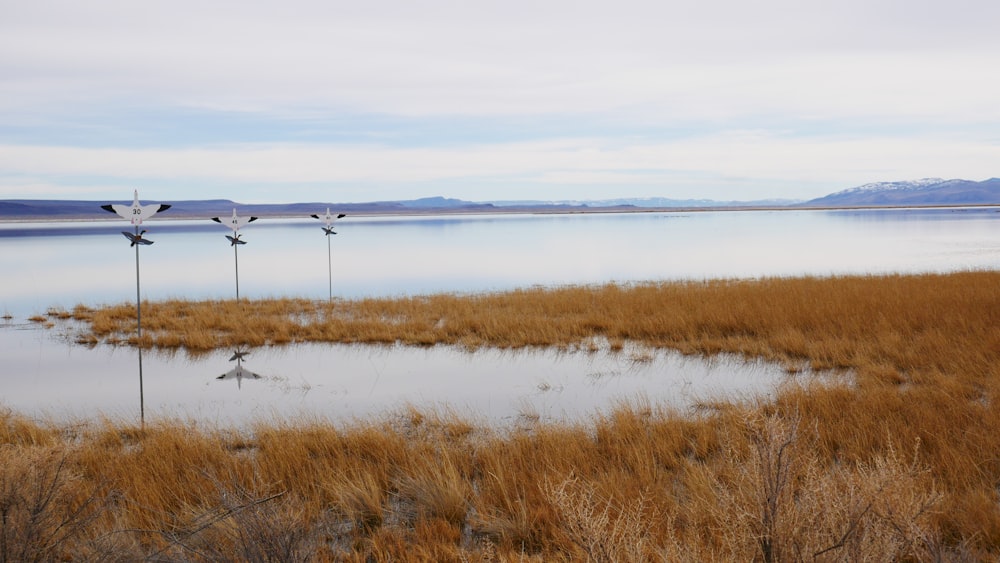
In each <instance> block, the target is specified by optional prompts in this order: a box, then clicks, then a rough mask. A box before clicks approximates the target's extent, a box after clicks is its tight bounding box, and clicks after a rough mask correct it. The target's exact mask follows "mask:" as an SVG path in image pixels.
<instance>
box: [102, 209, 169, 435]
mask: <svg viewBox="0 0 1000 563" xmlns="http://www.w3.org/2000/svg"><path fill="white" fill-rule="evenodd" d="M133 194H134V195H133V199H132V205H124V204H116V203H109V204H107V205H102V206H101V209H103V210H105V211H108V212H110V213H115V214H117V215H118V216H119V217H121V218H123V219H127V220H128V221H130V222H131V223H132V225H134V226H135V233H134V234H133V233H130V232H128V231H122V234H123V235H125V238H127V239H128V240H129V243H130V244H129V246H134V247H135V328H136V347H137V349H138V351H139V420H140V422H141V424H142V425H143V426H145V425H146V405H145V399H144V397H143V389H142V296H141V292H140V290H139V247H140V246H149V245H151V244H153V241H151V240H149V239H147V238H144V237H143V236H142V235H144V234H146V230H145V229H143V230H142V231H140V230H139V225H141V224H142V221H143V220H144V219H148V218H150V217H152V216H153V215H156V214H157V213H159V212H160V211H166V210H167V209H169V208H170V205H169V204H161V203H153V204H149V205H140V204H139V190H135V192H133Z"/></svg>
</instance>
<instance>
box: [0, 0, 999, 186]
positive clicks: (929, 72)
mask: <svg viewBox="0 0 1000 563" xmlns="http://www.w3.org/2000/svg"><path fill="white" fill-rule="evenodd" d="M998 25H1000V2H996V0H947V1H945V0H837V1H831V0H822V1H817V0H760V1H757V2H747V1H745V0H702V1H699V2H694V1H685V2H680V1H677V0H658V1H649V2H644V1H633V0H615V1H613V2H612V1H610V0H603V1H597V2H595V1H588V0H570V1H563V0H530V1H523V0H502V1H492V0H483V1H477V0H464V1H463V0H454V1H429V2H428V1H421V0H365V1H358V0H350V1H347V0H316V1H299V0H282V1H280V2H278V1H254V0H240V1H212V2H204V1H201V0H198V1H190V0H170V1H157V0H153V1H142V2H125V1H120V0H115V1H110V0H88V1H86V2H81V1H78V0H32V1H30V2H28V1H23V0H0V198H3V199H10V198H41V199H50V198H66V199H118V200H125V199H130V198H131V193H132V190H133V189H134V188H138V189H139V193H140V196H141V197H142V199H143V200H144V201H146V200H150V201H170V200H179V199H209V198H229V199H234V200H236V201H239V202H243V203H256V202H288V201H323V202H362V201H377V200H389V199H414V198H419V197H427V196H436V195H442V196H446V197H455V198H461V199H466V200H473V201H491V200H512V199H545V200H563V199H602V198H613V197H651V196H657V197H669V198H678V199H687V198H709V199H717V200H719V199H721V200H734V199H735V200H750V199H760V198H794V199H809V198H813V197H818V196H822V195H825V194H827V193H830V192H833V191H837V190H840V189H844V188H849V187H852V186H857V185H860V184H863V183H867V182H873V181H883V180H906V179H917V178H923V177H944V178H965V179H971V180H983V179H986V178H989V177H993V176H1000V33H998V32H997V29H998Z"/></svg>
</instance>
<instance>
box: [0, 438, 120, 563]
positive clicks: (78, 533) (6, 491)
mask: <svg viewBox="0 0 1000 563" xmlns="http://www.w3.org/2000/svg"><path fill="white" fill-rule="evenodd" d="M92 485H93V484H92V483H87V482H85V481H84V479H82V477H81V476H80V475H79V474H78V473H76V472H75V471H74V470H73V469H72V468H71V465H70V463H69V461H68V459H67V454H66V452H65V451H62V450H60V449H58V448H22V447H13V446H2V447H0V521H2V526H0V561H19V562H26V563H27V562H32V561H53V560H59V559H63V558H65V557H68V556H71V555H73V556H84V555H86V554H89V555H87V556H89V557H93V556H94V555H93V554H95V553H100V550H98V549H97V538H96V537H95V536H96V534H95V532H94V530H93V529H92V524H93V523H94V521H95V520H96V519H97V518H99V517H100V516H101V515H102V514H103V512H104V510H105V509H106V508H107V504H108V502H109V501H110V499H111V496H110V495H109V494H107V493H101V492H100V491H98V490H94V489H91V486H92Z"/></svg>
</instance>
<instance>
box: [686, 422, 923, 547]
mask: <svg viewBox="0 0 1000 563" xmlns="http://www.w3.org/2000/svg"><path fill="white" fill-rule="evenodd" d="M744 430H745V435H744V436H743V437H739V438H736V437H731V438H732V439H731V441H730V443H729V444H728V445H727V449H726V452H725V454H726V455H725V458H724V460H723V461H722V462H721V463H722V467H721V468H719V469H717V470H712V471H713V476H712V479H713V480H714V482H715V487H714V489H713V492H714V494H715V495H716V496H715V498H714V499H702V500H707V504H708V505H712V504H714V508H710V509H709V511H714V512H715V518H714V521H715V523H716V526H717V531H718V534H717V535H716V537H717V538H721V539H720V540H719V541H718V543H717V544H716V552H717V553H719V554H720V557H723V558H730V557H731V558H735V559H753V560H760V561H765V562H781V561H803V560H812V561H861V560H865V561H898V560H900V559H918V560H922V559H926V558H928V557H929V556H930V554H931V552H932V551H934V550H935V549H936V546H938V542H936V540H935V536H934V528H933V524H932V520H931V516H932V509H933V508H934V506H935V505H936V503H937V502H938V500H939V499H940V495H939V494H938V493H937V492H936V491H935V489H934V488H933V485H932V483H931V482H930V479H929V476H928V471H927V470H926V469H925V468H923V467H921V466H920V464H919V463H918V457H917V455H916V451H915V452H914V455H913V457H912V459H910V460H906V459H904V458H903V457H902V456H900V455H899V454H898V452H896V450H895V449H892V448H890V450H889V451H888V452H886V453H885V454H883V455H878V456H875V457H874V458H873V459H872V461H870V462H866V463H857V464H836V463H835V464H833V465H824V464H822V463H820V461H819V459H818V457H817V456H816V455H815V454H814V451H815V450H814V448H811V447H809V444H807V443H805V440H804V439H803V438H802V436H801V435H800V432H801V421H800V419H799V418H798V417H797V416H793V417H791V418H783V417H781V416H779V415H773V414H772V415H763V414H760V413H759V412H755V413H752V414H748V416H747V419H746V423H745V428H744ZM702 507H704V505H702Z"/></svg>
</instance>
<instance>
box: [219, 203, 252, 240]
mask: <svg viewBox="0 0 1000 563" xmlns="http://www.w3.org/2000/svg"><path fill="white" fill-rule="evenodd" d="M212 220H213V221H215V222H216V223H222V224H223V225H225V226H227V227H229V228H230V229H232V230H233V232H234V233H239V232H240V227H242V226H244V225H246V224H247V223H253V222H254V221H256V220H257V218H256V217H239V216H237V215H236V208H235V207H234V208H233V216H232V218H230V219H227V220H225V221H223V220H222V217H212ZM230 240H231V239H230ZM233 244H244V243H243V242H242V241H241V242H239V243H235V242H234V243H233Z"/></svg>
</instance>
